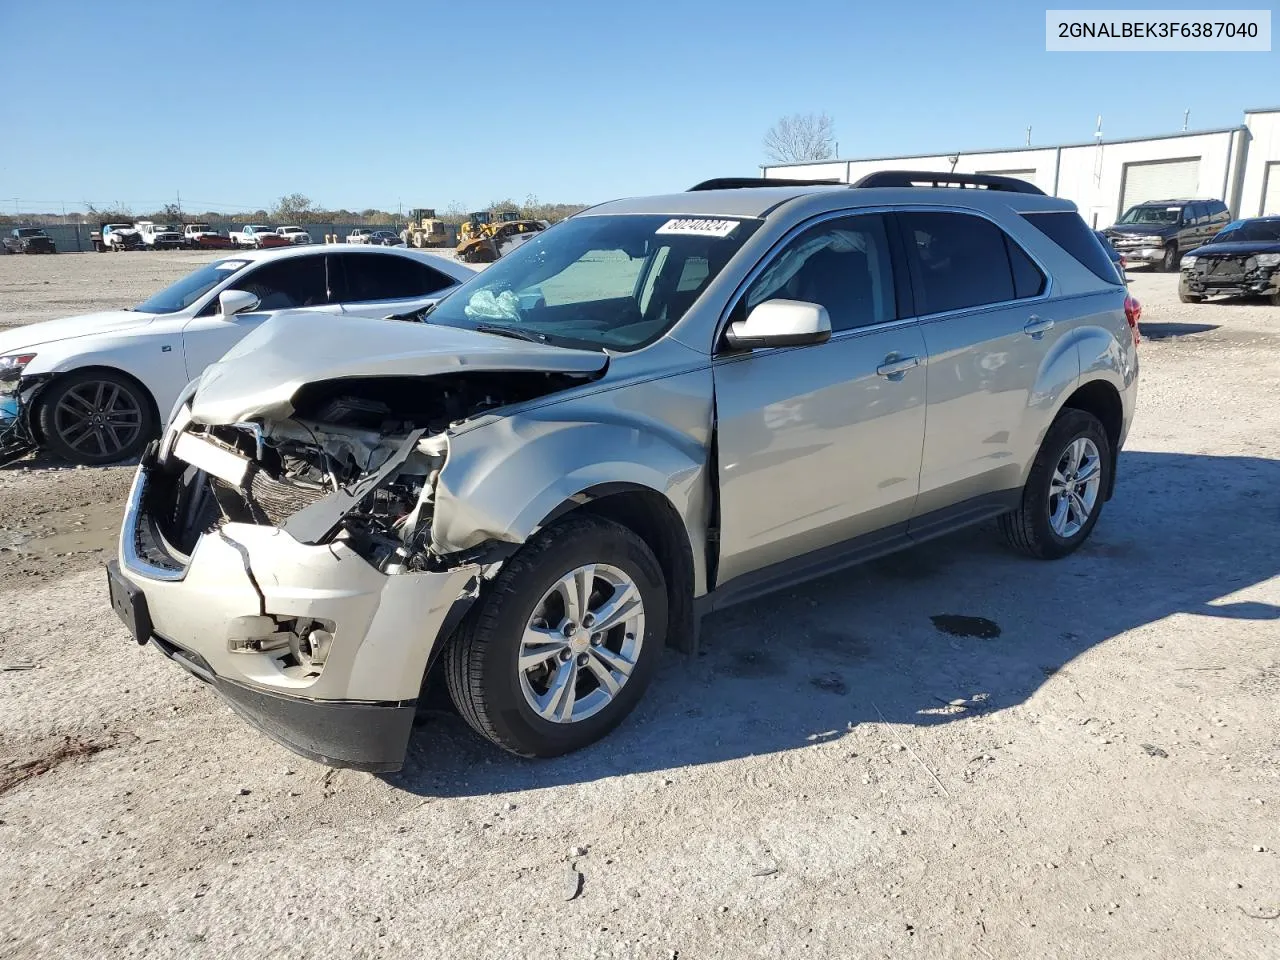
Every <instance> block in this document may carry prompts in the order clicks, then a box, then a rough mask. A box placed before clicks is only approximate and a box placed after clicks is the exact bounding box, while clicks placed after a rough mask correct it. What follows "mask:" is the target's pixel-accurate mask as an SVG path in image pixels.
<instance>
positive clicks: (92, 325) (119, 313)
mask: <svg viewBox="0 0 1280 960" xmlns="http://www.w3.org/2000/svg"><path fill="white" fill-rule="evenodd" d="M155 318H156V315H155V314H153V313H136V312H134V311H132V310H104V311H103V312H101V313H86V314H82V315H80V316H77V317H63V318H62V319H61V320H46V321H44V322H43V323H28V324H24V325H23V326H20V327H9V328H6V329H4V330H0V356H4V355H5V354H9V353H13V352H14V351H15V350H25V349H27V348H28V347H38V346H39V345H40V344H42V343H56V342H57V341H59V340H71V339H73V338H75V337H91V336H93V335H94V334H99V333H114V332H116V331H119V330H128V329H131V328H133V327H144V326H146V325H147V324H148V323H150V322H151V321H153V320H154V319H155Z"/></svg>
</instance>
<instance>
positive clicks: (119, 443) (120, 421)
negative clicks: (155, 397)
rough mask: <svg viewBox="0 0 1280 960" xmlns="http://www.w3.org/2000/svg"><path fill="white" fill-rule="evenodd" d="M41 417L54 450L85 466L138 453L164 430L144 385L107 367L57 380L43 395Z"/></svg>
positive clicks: (43, 427)
mask: <svg viewBox="0 0 1280 960" xmlns="http://www.w3.org/2000/svg"><path fill="white" fill-rule="evenodd" d="M37 423H38V425H39V427H40V433H41V436H43V437H44V442H45V446H47V447H48V448H49V450H50V451H51V452H52V453H54V454H55V455H57V456H59V457H61V458H62V459H63V460H66V461H67V462H68V463H75V464H81V465H84V466H102V465H104V464H108V463H117V462H119V461H121V460H128V459H130V458H132V457H136V456H138V454H140V453H142V450H143V448H144V447H146V445H147V444H148V443H149V442H150V441H151V440H153V439H154V438H155V437H157V436H158V435H159V432H160V430H159V422H158V417H157V416H156V413H155V409H154V408H153V407H152V404H151V400H150V398H149V397H148V396H147V395H146V391H145V390H144V389H143V387H142V386H141V385H140V384H138V383H137V382H136V381H134V380H131V379H130V378H128V377H125V376H123V375H121V374H118V373H113V372H111V371H109V370H88V371H85V372H84V373H76V374H71V375H70V376H66V377H63V378H61V379H59V380H56V381H54V382H53V383H52V384H51V385H50V386H49V387H48V388H47V389H46V391H45V392H44V394H42V395H41V397H40V407H39V410H38V412H37Z"/></svg>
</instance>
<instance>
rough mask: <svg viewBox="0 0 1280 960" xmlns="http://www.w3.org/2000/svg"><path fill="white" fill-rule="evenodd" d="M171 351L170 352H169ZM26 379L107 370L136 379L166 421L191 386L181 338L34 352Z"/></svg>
mask: <svg viewBox="0 0 1280 960" xmlns="http://www.w3.org/2000/svg"><path fill="white" fill-rule="evenodd" d="M166 348H167V349H166ZM32 352H34V353H35V354H36V358H35V359H34V360H32V361H31V363H30V364H29V365H28V367H27V369H26V370H25V371H24V372H23V375H24V376H26V377H34V376H47V377H50V378H52V377H55V376H60V375H62V374H67V373H74V372H75V371H77V370H83V369H85V368H87V367H106V368H109V369H112V370H119V371H121V372H122V373H127V374H128V375H129V376H131V377H133V378H134V379H135V380H137V381H138V382H139V383H141V384H142V385H143V386H144V387H146V388H147V390H148V391H150V393H151V397H152V399H153V400H154V401H155V404H156V410H157V412H158V413H159V415H160V416H161V417H162V418H163V417H164V416H165V414H166V413H168V411H169V408H170V406H171V405H172V403H173V399H174V398H175V397H176V396H177V395H178V393H179V392H180V391H181V390H182V388H183V387H184V386H186V383H187V372H186V365H185V363H184V361H183V357H182V338H181V336H180V335H179V334H173V335H172V336H165V337H155V338H152V337H139V336H131V337H127V338H126V337H120V338H114V337H106V338H103V339H102V340H99V341H96V342H94V343H93V344H89V343H87V342H86V339H85V338H75V339H71V340H66V341H59V342H56V343H52V344H42V345H41V346H39V347H35V348H33V351H32Z"/></svg>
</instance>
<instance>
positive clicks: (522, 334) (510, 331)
mask: <svg viewBox="0 0 1280 960" xmlns="http://www.w3.org/2000/svg"><path fill="white" fill-rule="evenodd" d="M475 330H476V332H477V333H492V334H494V335H495V336H499V337H510V338H511V339H513V340H526V341H528V342H529V343H546V342H547V335H546V334H545V333H535V332H534V331H532V330H520V329H518V328H516V327H504V326H501V325H499V324H496V323H477V324H476V326H475Z"/></svg>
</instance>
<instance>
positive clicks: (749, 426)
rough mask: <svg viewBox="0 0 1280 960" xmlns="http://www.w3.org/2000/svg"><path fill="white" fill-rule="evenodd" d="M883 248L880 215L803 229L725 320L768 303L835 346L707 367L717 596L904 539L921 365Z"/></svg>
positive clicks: (920, 426) (914, 479) (725, 358)
mask: <svg viewBox="0 0 1280 960" xmlns="http://www.w3.org/2000/svg"><path fill="white" fill-rule="evenodd" d="M889 237H890V234H889V231H888V229H887V220H886V217H885V216H884V215H882V214H863V215H857V216H842V217H838V218H834V219H828V220H825V221H823V222H821V223H819V224H816V225H814V226H812V227H809V228H808V229H806V230H803V231H801V232H799V233H798V234H797V235H796V236H795V237H794V238H793V239H791V240H790V241H788V242H787V243H786V244H785V245H783V246H782V247H781V249H779V250H778V251H777V252H776V253H774V254H772V255H771V256H770V258H769V259H767V260H766V261H765V262H764V263H762V264H761V265H760V267H758V268H757V276H756V278H755V279H754V280H753V281H752V282H751V283H750V285H749V286H748V287H747V289H746V291H745V293H744V294H743V295H742V298H741V300H740V302H739V304H738V305H736V306H735V308H734V312H733V316H734V317H735V318H739V317H745V315H746V314H747V312H749V310H750V309H751V308H752V307H754V306H756V305H757V304H759V303H762V302H764V301H766V300H773V299H788V300H801V301H805V302H810V303H818V304H821V305H822V306H824V307H826V309H827V312H828V313H829V315H830V317H831V326H832V331H833V332H832V335H831V339H830V340H829V341H828V342H826V343H822V344H814V345H810V346H801V347H779V348H774V349H765V350H754V351H751V352H749V353H732V352H724V353H720V354H719V355H717V356H716V358H715V360H714V366H713V373H714V378H715V391H716V422H717V432H716V437H717V443H718V462H717V468H718V476H719V481H720V566H719V580H720V582H721V583H725V582H727V581H729V580H732V579H733V578H734V577H737V576H740V575H742V574H745V573H750V572H752V571H755V570H760V569H763V568H766V567H770V566H772V565H774V564H777V563H780V562H782V561H789V560H794V559H795V558H797V557H800V556H802V555H804V554H806V553H810V552H811V551H814V550H818V549H821V548H823V547H826V546H830V545H832V544H836V543H839V542H841V541H847V540H851V539H853V538H855V537H859V536H862V535H866V534H872V533H875V532H877V531H880V532H889V531H893V530H894V529H895V528H896V529H897V532H902V531H903V530H905V525H906V520H907V518H908V517H909V516H910V514H911V508H912V505H913V504H914V502H915V498H916V491H917V486H918V482H919V474H920V444H921V440H922V438H923V436H924V414H925V406H924V403H925V357H924V340H923V338H922V337H921V334H920V330H919V329H918V328H917V325H916V322H915V320H914V319H912V318H911V315H910V307H909V306H908V304H909V291H908V290H907V289H906V288H905V286H903V288H902V289H899V288H898V287H897V285H896V282H895V277H896V276H897V274H896V273H895V270H894V266H893V261H894V259H895V256H894V254H893V253H892V252H891V242H890V239H889ZM686 266H687V265H686ZM899 269H900V268H899ZM682 273H683V272H682ZM695 280H696V270H695V272H694V274H692V275H691V277H690V282H694V281H695ZM903 280H904V281H905V276H903ZM682 282H683V275H682ZM900 304H902V306H900Z"/></svg>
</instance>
